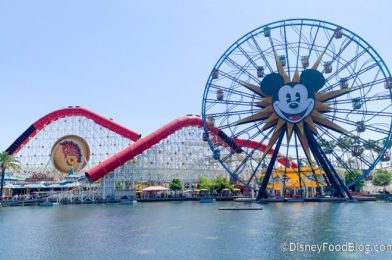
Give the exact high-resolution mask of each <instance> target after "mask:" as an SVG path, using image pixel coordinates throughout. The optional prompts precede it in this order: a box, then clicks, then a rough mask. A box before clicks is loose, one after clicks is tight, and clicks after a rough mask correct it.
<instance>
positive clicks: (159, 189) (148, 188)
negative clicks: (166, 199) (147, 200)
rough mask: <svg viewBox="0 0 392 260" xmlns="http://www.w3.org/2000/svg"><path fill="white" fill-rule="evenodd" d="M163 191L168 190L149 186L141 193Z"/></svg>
mask: <svg viewBox="0 0 392 260" xmlns="http://www.w3.org/2000/svg"><path fill="white" fill-rule="evenodd" d="M165 190H169V189H168V188H166V187H163V186H150V187H147V188H144V189H143V191H165Z"/></svg>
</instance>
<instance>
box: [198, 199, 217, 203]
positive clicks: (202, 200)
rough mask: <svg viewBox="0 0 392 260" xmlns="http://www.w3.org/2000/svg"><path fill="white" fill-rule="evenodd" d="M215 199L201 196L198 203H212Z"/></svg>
mask: <svg viewBox="0 0 392 260" xmlns="http://www.w3.org/2000/svg"><path fill="white" fill-rule="evenodd" d="M215 201H216V200H215V199H214V198H201V199H200V200H199V202H200V203H214V202H215Z"/></svg>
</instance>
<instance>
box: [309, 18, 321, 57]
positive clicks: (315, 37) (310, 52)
mask: <svg viewBox="0 0 392 260" xmlns="http://www.w3.org/2000/svg"><path fill="white" fill-rule="evenodd" d="M319 25H321V24H319ZM313 28H314V27H312V29H313ZM319 30H320V26H316V35H315V36H314V38H313V40H312V45H311V46H310V48H309V54H308V56H309V57H311V55H312V51H313V48H314V46H315V43H316V39H317V35H318V33H319ZM310 33H311V32H310Z"/></svg>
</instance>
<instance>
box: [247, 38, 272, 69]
mask: <svg viewBox="0 0 392 260" xmlns="http://www.w3.org/2000/svg"><path fill="white" fill-rule="evenodd" d="M251 38H252V41H253V43H254V44H255V46H256V49H257V50H258V51H259V54H260V56H261V58H262V59H263V61H264V63H265V65H266V66H267V68H268V69H269V71H270V72H273V71H274V70H273V69H272V67H271V65H270V64H269V62H268V59H267V58H266V57H265V55H264V52H263V51H262V50H261V48H260V46H259V44H258V43H257V41H256V39H255V36H254V35H252V37H251Z"/></svg>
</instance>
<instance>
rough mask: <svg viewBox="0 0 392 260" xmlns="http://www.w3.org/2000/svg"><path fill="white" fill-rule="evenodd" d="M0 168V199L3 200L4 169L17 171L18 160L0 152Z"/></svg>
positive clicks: (18, 166)
mask: <svg viewBox="0 0 392 260" xmlns="http://www.w3.org/2000/svg"><path fill="white" fill-rule="evenodd" d="M0 168H1V184H0V201H2V200H3V188H4V176H5V171H6V170H13V171H19V169H20V162H19V161H18V160H17V159H16V158H15V157H14V156H13V155H10V154H8V153H7V152H1V153H0Z"/></svg>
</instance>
